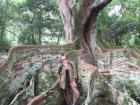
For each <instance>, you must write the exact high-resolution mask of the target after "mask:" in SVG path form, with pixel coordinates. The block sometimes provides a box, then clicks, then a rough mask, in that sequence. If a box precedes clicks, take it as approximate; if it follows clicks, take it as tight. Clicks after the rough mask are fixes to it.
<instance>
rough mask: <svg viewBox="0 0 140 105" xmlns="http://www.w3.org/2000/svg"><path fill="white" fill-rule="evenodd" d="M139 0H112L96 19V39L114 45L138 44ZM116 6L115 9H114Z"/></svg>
mask: <svg viewBox="0 0 140 105" xmlns="http://www.w3.org/2000/svg"><path fill="white" fill-rule="evenodd" d="M139 4H140V2H139V0H134V1H131V0H123V1H118V0H114V1H112V3H111V4H110V5H109V6H108V7H106V9H104V10H103V11H102V12H101V13H100V15H99V17H98V20H99V21H97V29H98V36H97V37H98V39H99V40H100V41H101V42H109V43H110V45H111V46H112V45H115V46H125V47H129V46H137V47H138V46H139V41H140V37H139V36H140V33H139V31H140V28H139V26H140V24H139V20H140V18H139V16H140V13H139V12H138V11H139V10H140V7H139V6H138V5H139ZM115 8H116V9H115Z"/></svg>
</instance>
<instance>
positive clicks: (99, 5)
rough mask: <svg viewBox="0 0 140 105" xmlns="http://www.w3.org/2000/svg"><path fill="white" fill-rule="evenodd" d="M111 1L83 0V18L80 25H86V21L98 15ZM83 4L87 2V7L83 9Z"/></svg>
mask: <svg viewBox="0 0 140 105" xmlns="http://www.w3.org/2000/svg"><path fill="white" fill-rule="evenodd" d="M111 1H112V0H100V1H99V0H95V1H93V2H90V1H86V0H83V1H82V3H81V8H84V11H85V13H84V16H83V19H82V23H83V24H86V22H87V20H88V19H89V18H90V17H91V16H93V14H96V15H97V14H98V13H99V12H100V11H101V10H102V9H103V8H104V7H105V6H106V5H107V4H109V3H110V2H111ZM85 2H89V3H87V5H86V6H85V7H83V6H84V4H85ZM81 12H83V9H82V10H81Z"/></svg>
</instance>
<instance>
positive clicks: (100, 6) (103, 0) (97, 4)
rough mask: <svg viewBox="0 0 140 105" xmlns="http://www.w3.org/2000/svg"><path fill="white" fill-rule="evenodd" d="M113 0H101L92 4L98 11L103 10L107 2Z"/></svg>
mask: <svg viewBox="0 0 140 105" xmlns="http://www.w3.org/2000/svg"><path fill="white" fill-rule="evenodd" d="M111 1H112V0H100V1H99V2H95V3H94V5H92V6H91V8H92V9H97V10H98V12H99V11H101V10H102V9H103V8H104V7H105V6H106V5H107V4H109V3H110V2H111Z"/></svg>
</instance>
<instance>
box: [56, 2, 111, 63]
mask: <svg viewBox="0 0 140 105" xmlns="http://www.w3.org/2000/svg"><path fill="white" fill-rule="evenodd" d="M58 2H59V10H60V14H61V18H62V22H63V24H64V32H65V41H66V42H67V43H71V42H73V41H74V40H75V39H77V43H78V45H79V46H78V47H77V49H79V48H80V49H84V52H83V53H82V57H81V58H82V59H83V60H84V61H85V62H86V63H89V64H92V65H96V59H95V56H94V55H95V51H94V49H95V47H96V46H95V44H96V39H95V38H96V37H95V36H96V35H95V34H96V31H95V29H96V20H97V16H98V14H99V13H100V11H101V10H102V9H103V8H104V7H105V6H106V5H107V4H109V3H110V2H111V0H59V1H58Z"/></svg>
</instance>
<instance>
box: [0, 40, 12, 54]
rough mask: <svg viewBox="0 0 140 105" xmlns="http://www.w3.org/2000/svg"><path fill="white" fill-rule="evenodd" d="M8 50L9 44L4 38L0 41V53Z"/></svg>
mask: <svg viewBox="0 0 140 105" xmlns="http://www.w3.org/2000/svg"><path fill="white" fill-rule="evenodd" d="M10 48H11V45H10V42H9V41H8V40H7V39H6V38H3V40H0V52H1V51H6V52H7V51H8V50H9V49H10Z"/></svg>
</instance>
